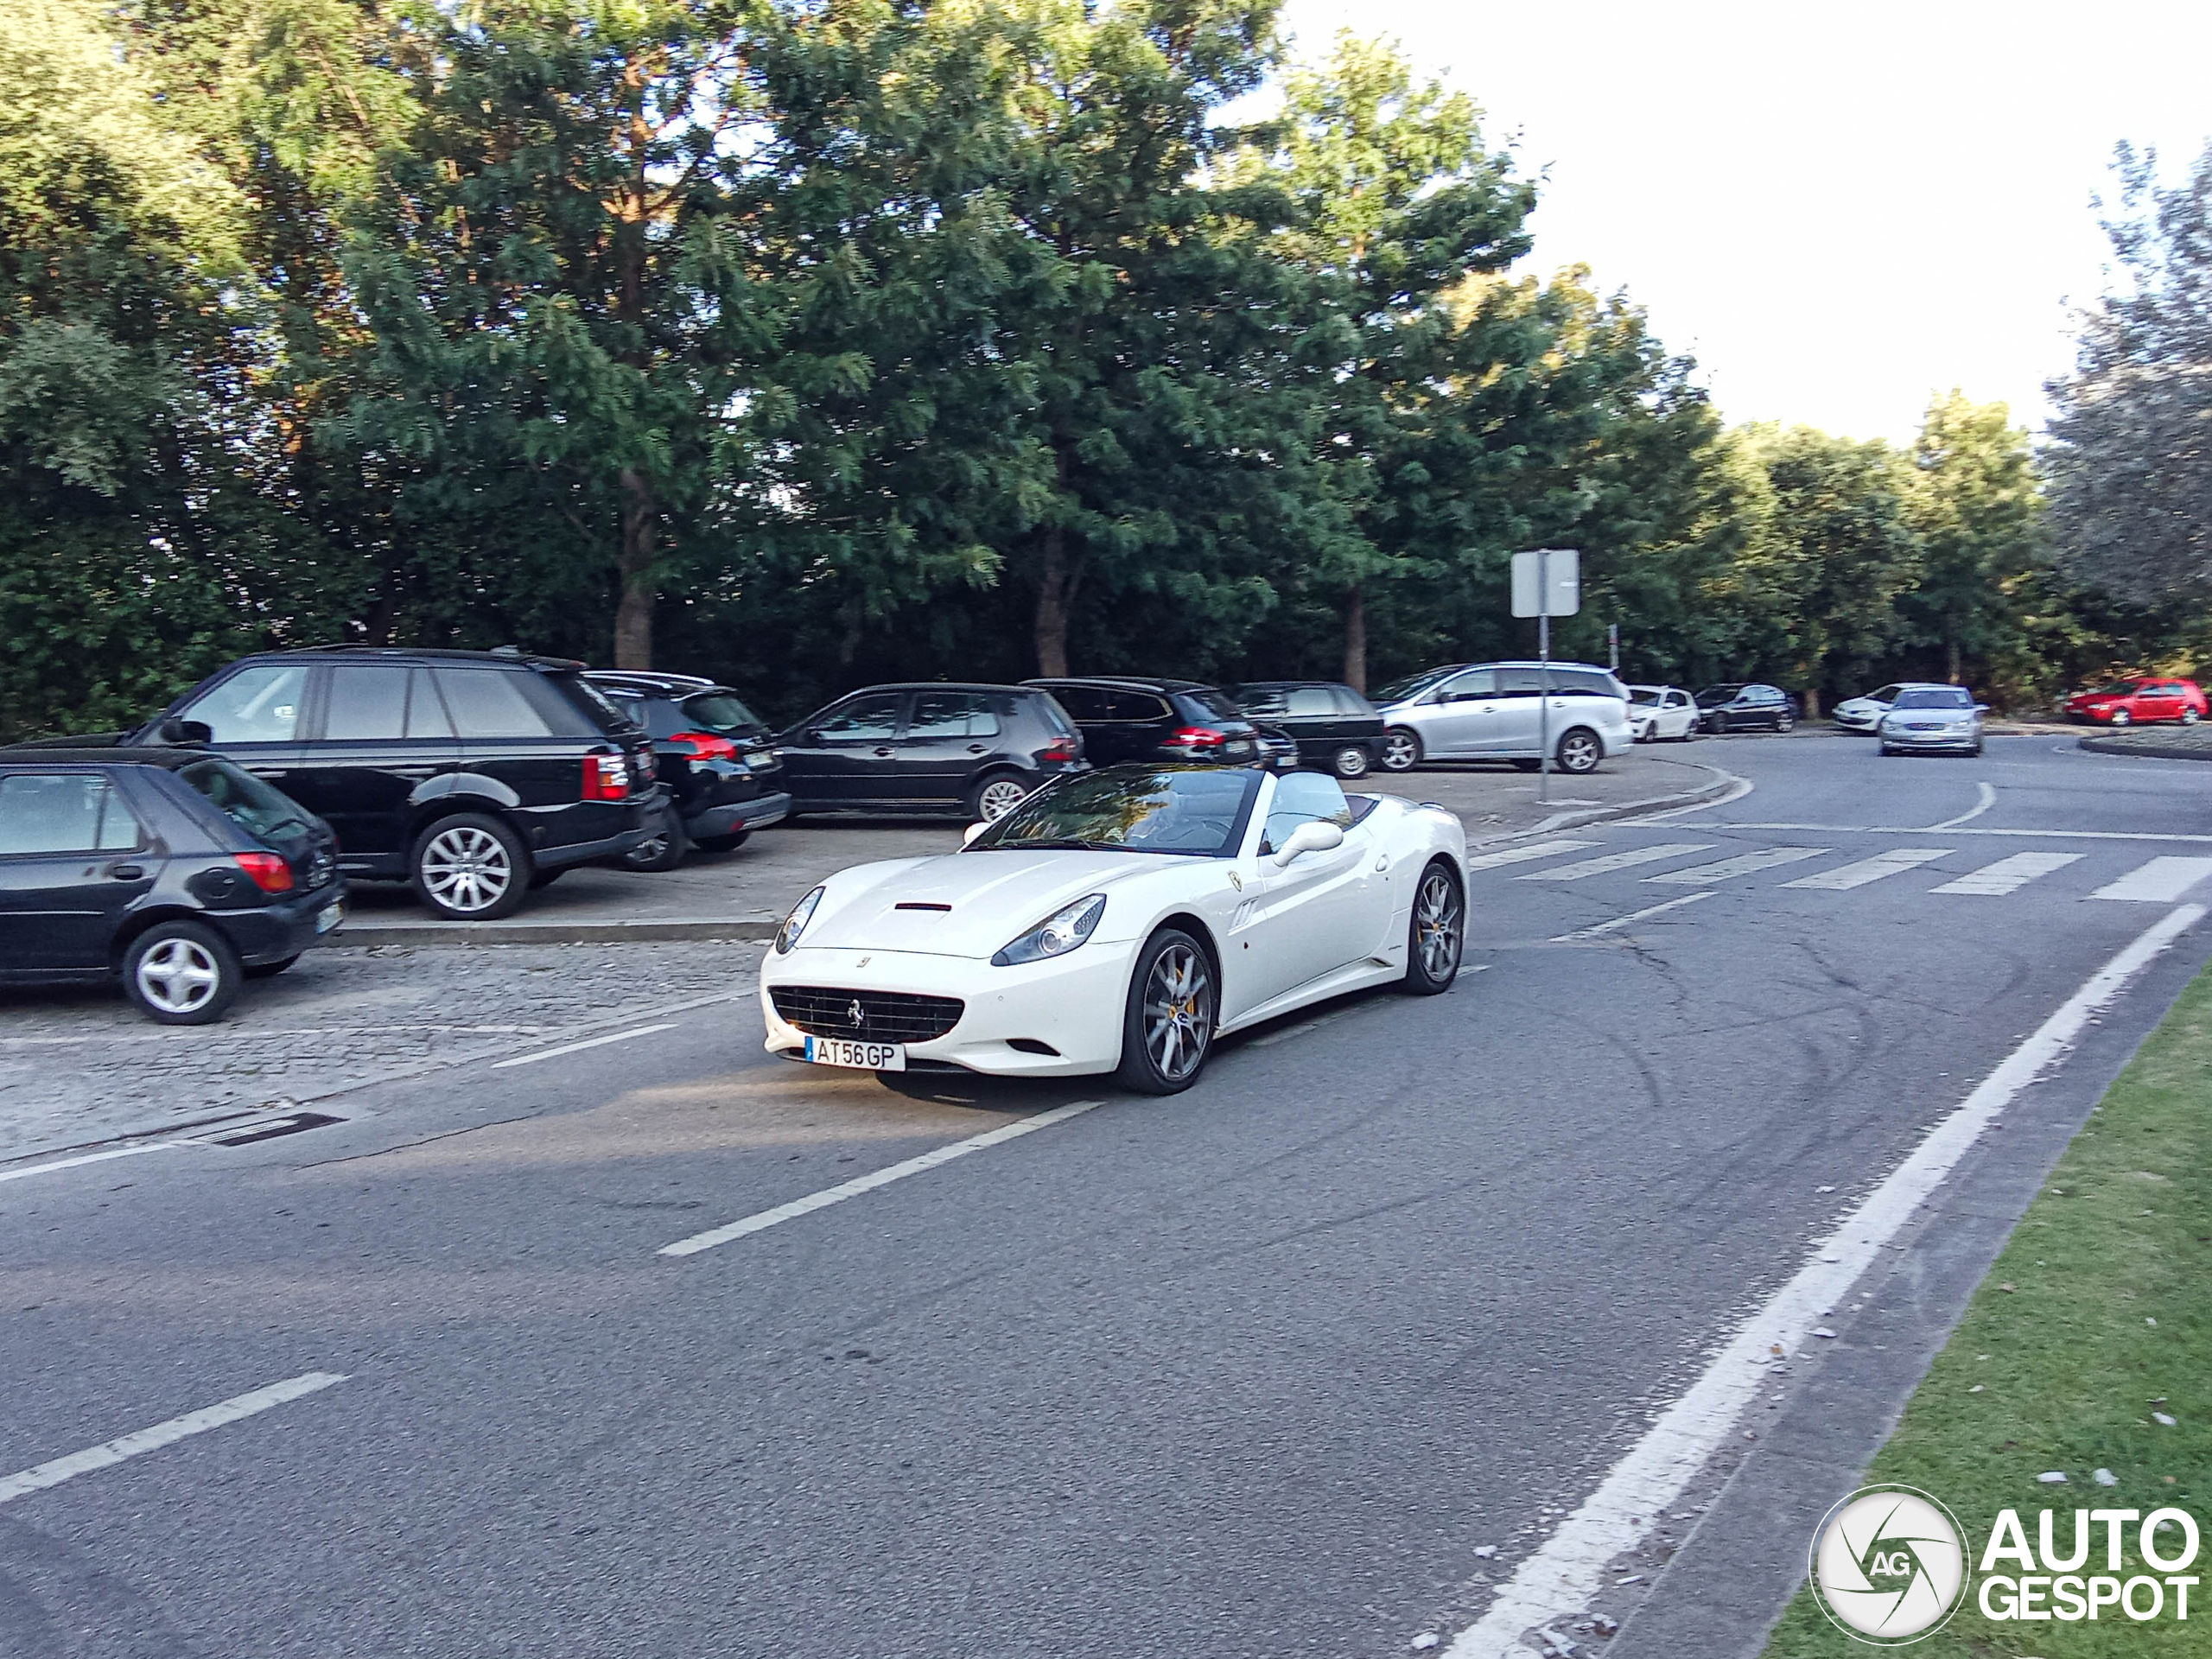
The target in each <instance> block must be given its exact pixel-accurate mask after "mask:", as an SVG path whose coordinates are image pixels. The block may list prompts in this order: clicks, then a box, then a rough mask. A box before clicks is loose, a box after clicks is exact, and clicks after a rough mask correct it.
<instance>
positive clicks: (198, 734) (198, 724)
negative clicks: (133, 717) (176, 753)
mask: <svg viewBox="0 0 2212 1659" xmlns="http://www.w3.org/2000/svg"><path fill="white" fill-rule="evenodd" d="M154 734H155V735H156V737H158V738H159V739H160V740H161V741H162V742H164V743H168V744H173V745H175V746H178V747H183V746H185V745H188V744H194V743H213V741H215V731H214V728H213V727H211V726H210V725H208V724H207V721H204V720H186V719H184V718H182V717H181V716H180V715H169V716H168V717H167V718H166V719H164V720H163V721H162V723H161V724H160V725H159V726H158V727H156V728H155V733H154Z"/></svg>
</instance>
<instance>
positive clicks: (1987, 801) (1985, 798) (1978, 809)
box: [1928, 784, 1997, 829]
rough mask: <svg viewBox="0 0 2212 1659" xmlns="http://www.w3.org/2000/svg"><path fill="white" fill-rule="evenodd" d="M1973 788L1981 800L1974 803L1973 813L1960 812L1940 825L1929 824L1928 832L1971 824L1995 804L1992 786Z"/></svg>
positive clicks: (1994, 791)
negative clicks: (1929, 830) (1977, 791)
mask: <svg viewBox="0 0 2212 1659" xmlns="http://www.w3.org/2000/svg"><path fill="white" fill-rule="evenodd" d="M1974 787H1975V788H1976V789H1977V790H1979V791H1981V798H1980V800H1979V801H1977V802H1975V803H1974V810H1973V811H1971V812H1961V813H1960V814H1959V816H1958V817H1955V818H1946V819H1944V820H1943V822H1942V823H1931V824H1929V826H1928V827H1929V829H1957V828H1958V827H1959V826H1960V825H1961V824H1962V823H1973V822H1974V820H1975V819H1976V818H1978V817H1980V816H1981V815H1982V814H1983V813H1985V812H1986V811H1988V810H1989V809H1990V808H1991V807H1993V806H1994V805H1996V804H1997V791H1996V789H1995V787H1994V786H1993V785H1989V784H1976V785H1974Z"/></svg>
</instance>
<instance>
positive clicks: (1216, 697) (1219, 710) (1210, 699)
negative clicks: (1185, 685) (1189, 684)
mask: <svg viewBox="0 0 2212 1659" xmlns="http://www.w3.org/2000/svg"><path fill="white" fill-rule="evenodd" d="M1177 695H1178V696H1180V697H1181V698H1182V699H1183V701H1184V702H1190V703H1195V704H1197V705H1198V708H1199V709H1203V710H1204V711H1205V713H1207V714H1209V715H1212V716H1213V717H1214V718H1215V719H1216V720H1242V719H1243V718H1244V711H1243V709H1239V708H1238V707H1237V706H1236V704H1235V703H1233V702H1230V700H1229V698H1228V697H1227V696H1225V695H1224V694H1223V693H1221V692H1219V691H1217V690H1214V689H1213V688H1212V687H1211V686H1200V687H1199V688H1198V690H1195V691H1183V692H1179V693H1178V694H1177Z"/></svg>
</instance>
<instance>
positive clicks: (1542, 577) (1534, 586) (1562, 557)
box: [1513, 547, 1582, 616]
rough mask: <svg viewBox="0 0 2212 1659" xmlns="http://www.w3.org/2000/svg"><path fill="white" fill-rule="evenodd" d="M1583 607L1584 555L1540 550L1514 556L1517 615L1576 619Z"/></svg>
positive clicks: (1568, 549)
mask: <svg viewBox="0 0 2212 1659" xmlns="http://www.w3.org/2000/svg"><path fill="white" fill-rule="evenodd" d="M1581 608H1582V556H1581V554H1580V553H1579V552H1577V551H1576V550H1574V549H1573V548H1571V547H1540V548H1536V549H1535V550H1532V551H1530V552H1527V553H1516V554H1515V555H1514V556H1513V614H1514V615H1516V616H1573V614H1574V613H1576V612H1577V611H1579V610H1580V609H1581Z"/></svg>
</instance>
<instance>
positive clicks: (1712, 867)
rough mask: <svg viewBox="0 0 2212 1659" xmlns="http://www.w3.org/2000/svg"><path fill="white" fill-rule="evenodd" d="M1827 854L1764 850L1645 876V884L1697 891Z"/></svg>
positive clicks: (1799, 849)
mask: <svg viewBox="0 0 2212 1659" xmlns="http://www.w3.org/2000/svg"><path fill="white" fill-rule="evenodd" d="M1826 851H1827V848H1825V847H1766V848H1762V849H1760V850H1759V851H1758V852H1756V853H1743V854H1739V855H1738V856H1736V857H1734V858H1724V859H1722V860H1721V861H1719V863H1718V864H1694V865H1692V866H1691V867H1690V868H1688V869H1687V870H1669V871H1668V872H1667V873H1666V874H1663V875H1647V876H1645V877H1644V878H1643V879H1644V880H1647V881H1669V882H1672V883H1673V884H1674V885H1675V886H1676V887H1704V886H1706V885H1707V884H1708V883H1710V882H1714V881H1732V880H1735V879H1736V878H1737V877H1738V876H1739V875H1755V874H1758V872H1759V871H1761V870H1770V869H1772V868H1774V867H1775V866H1776V865H1777V864H1795V863H1796V862H1797V861H1799V860H1801V859H1807V858H1818V857H1819V856H1820V855H1821V854H1822V853H1825V852H1826Z"/></svg>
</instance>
